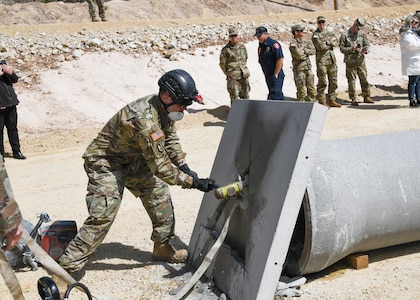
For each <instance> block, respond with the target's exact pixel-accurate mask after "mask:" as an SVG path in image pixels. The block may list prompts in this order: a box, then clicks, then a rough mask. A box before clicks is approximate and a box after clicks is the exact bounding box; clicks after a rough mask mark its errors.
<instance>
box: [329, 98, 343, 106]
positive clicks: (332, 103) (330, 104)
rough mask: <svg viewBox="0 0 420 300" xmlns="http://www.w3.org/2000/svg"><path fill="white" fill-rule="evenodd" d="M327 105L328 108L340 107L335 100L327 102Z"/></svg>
mask: <svg viewBox="0 0 420 300" xmlns="http://www.w3.org/2000/svg"><path fill="white" fill-rule="evenodd" d="M328 105H329V106H330V107H341V104H340V103H337V102H335V100H333V99H330V101H329V102H328Z"/></svg>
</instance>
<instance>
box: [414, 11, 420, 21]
mask: <svg viewBox="0 0 420 300" xmlns="http://www.w3.org/2000/svg"><path fill="white" fill-rule="evenodd" d="M414 16H415V17H416V18H417V19H419V20H420V10H416V13H415V14H414Z"/></svg>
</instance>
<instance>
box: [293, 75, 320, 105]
mask: <svg viewBox="0 0 420 300" xmlns="http://www.w3.org/2000/svg"><path fill="white" fill-rule="evenodd" d="M293 75H294V79H295V85H296V100H297V101H309V102H314V101H315V98H316V89H315V83H314V82H315V80H314V74H313V73H312V71H311V70H302V71H294V72H293Z"/></svg>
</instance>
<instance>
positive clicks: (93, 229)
mask: <svg viewBox="0 0 420 300" xmlns="http://www.w3.org/2000/svg"><path fill="white" fill-rule="evenodd" d="M85 171H86V174H87V175H88V177H89V182H88V187H87V190H88V193H87V195H86V204H87V208H88V211H89V217H88V218H87V219H86V221H85V222H84V223H83V226H82V227H81V228H80V230H79V232H78V233H77V235H76V236H75V238H74V239H73V240H72V241H71V242H70V243H69V245H68V247H67V249H66V250H65V252H64V254H63V255H62V256H61V257H60V260H59V263H60V265H61V266H62V267H63V268H64V269H66V270H67V271H69V272H75V271H78V270H80V269H82V268H83V267H84V265H85V264H86V263H87V261H88V258H89V256H90V255H91V254H93V253H94V252H95V251H96V250H97V249H98V248H99V246H100V245H101V243H102V241H103V240H104V238H105V236H106V234H107V233H108V231H109V229H110V228H111V225H112V223H113V222H114V219H115V216H116V215H117V212H118V209H119V207H120V204H121V200H122V196H123V191H124V187H126V188H127V189H128V190H129V191H130V192H131V193H132V194H133V195H134V196H136V197H139V198H140V199H141V201H142V203H143V206H144V208H145V209H146V211H147V213H148V215H149V217H150V220H151V221H152V225H153V232H152V236H151V239H152V240H153V241H165V240H167V239H169V238H170V237H172V236H173V235H174V227H175V219H174V212H173V206H172V199H171V196H170V193H169V187H168V185H167V184H166V183H165V182H164V181H162V180H161V179H159V178H158V177H156V176H154V175H153V173H152V172H151V171H150V169H149V168H148V166H147V165H146V163H145V162H142V163H133V164H132V165H130V166H128V167H127V166H125V165H121V164H116V163H113V162H110V161H108V160H106V159H99V160H97V161H89V160H88V159H85ZM140 230H142V229H140Z"/></svg>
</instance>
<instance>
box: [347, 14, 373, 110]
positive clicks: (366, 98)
mask: <svg viewBox="0 0 420 300" xmlns="http://www.w3.org/2000/svg"><path fill="white" fill-rule="evenodd" d="M363 26H364V21H363V20H362V19H360V18H357V19H356V20H355V21H354V22H353V25H352V26H351V27H350V28H349V30H347V31H346V32H343V33H342V34H341V37H340V51H341V52H342V53H343V54H344V63H345V64H346V77H347V82H348V85H349V98H350V100H351V105H353V106H358V105H359V103H358V102H357V100H356V76H359V80H360V86H361V87H362V96H363V102H364V103H374V102H375V101H373V100H372V99H371V98H370V87H369V82H368V80H367V70H366V62H365V54H367V53H369V47H370V44H369V41H368V39H367V37H366V34H365V33H364V32H363V31H361V30H360V29H361V28H363Z"/></svg>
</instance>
